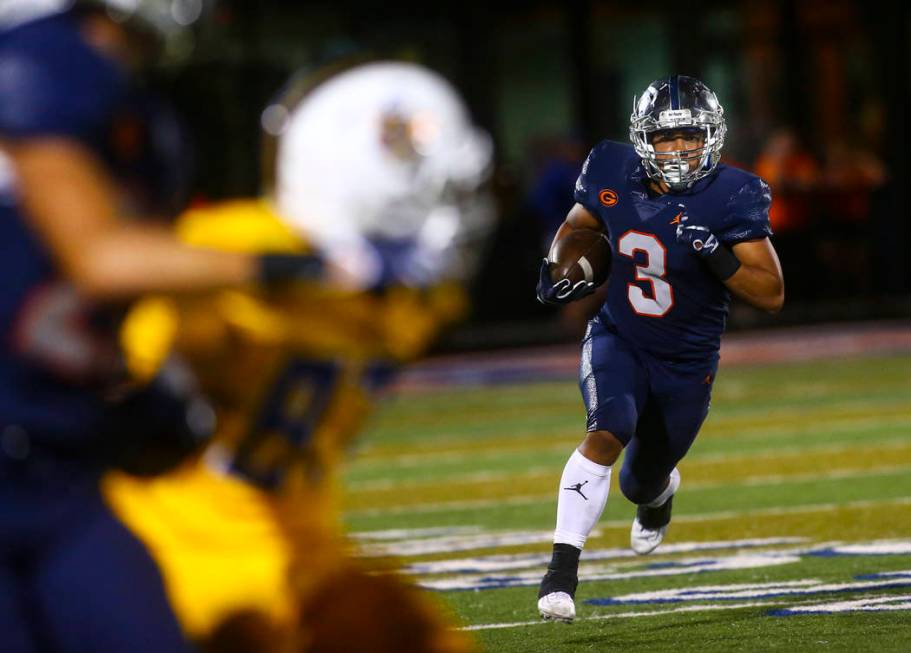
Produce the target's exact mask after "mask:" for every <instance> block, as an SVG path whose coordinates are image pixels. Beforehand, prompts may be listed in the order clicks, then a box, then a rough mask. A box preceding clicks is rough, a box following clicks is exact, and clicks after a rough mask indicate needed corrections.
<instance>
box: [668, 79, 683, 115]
mask: <svg viewBox="0 0 911 653" xmlns="http://www.w3.org/2000/svg"><path fill="white" fill-rule="evenodd" d="M677 77H678V76H677V75H671V78H670V79H669V80H668V83H669V84H670V87H671V109H674V110H675V111H676V110H677V109H679V108H680V85H679V82H678V79H677Z"/></svg>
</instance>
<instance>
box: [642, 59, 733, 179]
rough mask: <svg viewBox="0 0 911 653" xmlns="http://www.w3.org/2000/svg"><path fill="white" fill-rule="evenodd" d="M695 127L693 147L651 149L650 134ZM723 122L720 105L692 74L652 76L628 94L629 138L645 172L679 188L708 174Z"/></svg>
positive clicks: (718, 148)
mask: <svg viewBox="0 0 911 653" xmlns="http://www.w3.org/2000/svg"><path fill="white" fill-rule="evenodd" d="M689 130H696V131H699V132H701V133H702V135H703V138H702V144H701V145H700V146H699V147H698V148H697V149H695V150H679V151H670V152H666V151H662V152H660V153H658V152H656V150H655V147H654V145H653V139H654V136H655V135H656V134H657V133H659V132H665V131H689ZM725 132H726V126H725V122H724V109H723V108H722V107H721V104H720V103H719V102H718V98H717V97H715V94H714V93H713V92H712V90H711V89H710V88H709V87H708V86H706V85H705V84H703V83H702V82H701V81H699V80H698V79H695V78H693V77H686V76H684V75H671V76H670V77H664V78H662V79H658V80H655V81H654V82H652V83H651V84H649V86H648V88H646V89H645V91H644V92H643V93H642V95H640V96H639V97H634V98H633V113H632V115H631V116H630V128H629V134H630V140H631V141H632V142H633V146H634V147H635V148H636V153H637V154H638V155H639V156H640V157H641V159H642V165H643V166H644V167H645V171H646V173H647V174H648V176H649V177H650V178H652V179H654V180H656V181H663V182H664V183H666V184H667V185H668V187H669V188H670V190H672V191H678V192H679V191H682V190H686V189H687V188H689V187H691V186H692V185H693V184H694V183H695V182H696V181H698V180H699V179H702V178H703V177H706V176H707V175H709V174H711V173H712V171H713V170H715V167H716V166H717V165H718V161H719V160H720V158H721V148H722V147H723V146H724V136H725Z"/></svg>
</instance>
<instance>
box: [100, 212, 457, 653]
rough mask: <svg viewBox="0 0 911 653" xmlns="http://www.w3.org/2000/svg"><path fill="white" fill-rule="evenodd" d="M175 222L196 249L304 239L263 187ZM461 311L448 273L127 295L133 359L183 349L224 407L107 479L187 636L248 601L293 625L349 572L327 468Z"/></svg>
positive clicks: (245, 608)
mask: <svg viewBox="0 0 911 653" xmlns="http://www.w3.org/2000/svg"><path fill="white" fill-rule="evenodd" d="M176 229H177V232H178V234H179V236H180V238H181V239H182V240H183V241H184V242H186V243H188V244H192V245H195V246H200V247H210V248H217V249H223V250H230V251H241V252H249V253H257V254H259V253H267V252H272V253H306V252H308V251H309V245H308V243H307V242H306V241H305V240H304V239H303V238H301V237H300V235H298V234H297V233H295V232H293V231H292V230H291V229H290V228H288V227H287V226H286V225H285V224H284V223H283V222H282V221H281V220H280V219H279V218H278V217H276V215H275V214H274V212H273V211H272V209H271V207H270V206H269V205H268V203H266V202H265V201H263V200H248V201H235V202H228V203H224V204H220V205H217V206H214V207H210V208H206V209H199V210H193V211H190V212H188V213H186V214H185V215H184V216H182V217H181V218H180V220H179V221H178V223H177V225H176ZM464 308H465V299H464V295H463V293H462V290H461V289H460V288H458V287H457V286H445V285H441V286H439V287H436V288H431V289H415V288H407V287H393V288H388V289H386V290H384V291H382V292H342V291H338V290H334V289H332V288H329V287H326V286H325V285H323V284H319V283H303V282H301V283H296V284H289V285H287V286H285V287H282V288H273V289H263V288H256V287H250V288H243V289H232V290H224V291H218V292H211V293H203V294H197V295H192V296H182V297H149V298H147V299H145V300H143V301H141V302H139V303H138V304H137V305H136V306H135V307H134V309H133V310H132V311H131V313H130V315H129V316H128V317H127V320H126V321H125V323H124V326H123V330H122V343H123V345H124V349H125V351H126V353H127V357H128V363H129V366H130V368H131V370H133V372H134V373H135V374H136V375H137V376H138V377H140V378H143V377H145V378H150V377H151V376H152V375H153V374H154V373H155V372H156V370H157V369H158V367H159V365H160V364H161V363H162V362H163V360H164V359H165V358H166V357H167V356H168V355H170V354H171V353H175V352H176V353H178V354H179V355H180V356H181V357H182V358H183V359H184V360H185V361H186V362H188V363H189V365H190V367H191V368H192V370H193V372H194V373H195V375H196V377H197V379H198V381H199V383H200V386H201V390H202V391H203V392H204V394H206V395H207V396H208V397H209V399H210V400H211V401H212V402H213V404H214V407H215V409H216V413H217V415H218V425H219V426H218V429H217V432H216V435H215V439H214V442H213V444H212V445H210V446H209V447H208V449H207V451H206V452H205V453H204V454H203V455H202V456H201V457H200V458H198V459H194V460H190V461H187V462H186V463H185V464H184V465H182V466H181V467H180V468H179V469H176V470H174V471H172V472H170V473H167V474H164V475H162V476H160V477H156V478H152V479H145V478H135V477H131V476H129V475H127V474H124V473H121V472H114V473H111V474H108V475H107V477H106V478H105V479H104V482H103V490H104V494H105V497H106V499H107V501H108V502H109V504H110V505H111V507H112V509H113V510H114V512H115V514H117V516H118V517H119V518H120V519H121V520H122V521H123V522H124V523H125V524H126V525H127V527H128V528H130V530H131V531H132V532H133V533H135V534H136V535H137V536H138V537H139V538H140V539H141V540H142V541H143V542H144V543H145V545H146V547H147V548H148V550H149V551H150V553H151V554H152V556H153V557H154V558H155V559H156V560H157V561H158V564H159V567H160V568H161V571H162V576H163V578H164V581H165V586H166V588H167V591H168V594H169V597H170V599H171V603H172V605H173V606H174V609H175V613H176V614H177V616H178V619H179V620H180V622H181V624H182V625H183V627H184V629H185V631H186V632H187V633H188V635H189V636H190V637H192V638H194V639H197V640H200V639H204V638H206V637H208V636H210V635H211V634H212V633H213V632H214V630H215V629H216V628H217V627H218V625H219V624H223V623H225V621H226V620H228V619H230V618H231V617H232V616H236V615H238V614H241V613H244V612H249V611H254V612H256V613H258V614H260V615H265V616H266V617H267V618H268V619H269V620H270V621H271V622H272V623H273V624H276V625H278V626H279V627H287V628H290V629H293V628H294V624H295V623H296V620H297V619H298V617H299V614H300V606H301V605H302V603H301V602H302V601H304V602H306V600H307V597H312V596H314V593H315V592H317V591H318V588H319V587H325V586H326V582H328V581H327V579H330V578H332V577H333V576H336V575H338V574H341V573H350V572H344V571H343V570H346V569H349V570H350V564H349V562H350V561H349V559H348V558H347V555H346V551H345V548H344V545H343V544H341V542H342V539H341V538H340V535H339V532H338V525H337V522H338V518H337V516H338V510H337V507H336V501H335V498H334V497H335V492H334V491H333V483H334V482H333V478H334V473H333V472H334V470H335V469H336V467H337V464H338V462H339V460H340V459H341V458H342V456H343V454H344V452H345V449H346V446H347V445H348V443H349V442H350V441H351V439H352V437H353V436H354V435H355V434H356V433H357V431H358V430H359V429H360V427H361V425H362V423H363V420H364V418H365V416H366V415H367V412H368V410H369V408H370V406H371V403H372V398H373V396H374V394H375V392H376V390H377V389H378V388H379V387H381V386H382V384H383V383H384V381H385V380H386V379H387V378H388V376H389V374H390V372H391V371H392V370H394V368H395V367H397V366H398V365H400V364H402V363H404V362H407V361H409V360H412V359H414V358H415V357H417V356H419V355H420V354H421V353H423V352H424V351H425V350H426V348H427V347H428V346H429V344H431V343H432V342H433V340H434V339H435V338H436V336H437V334H438V333H439V331H440V329H441V328H442V327H443V326H445V325H446V324H447V323H449V322H451V321H453V320H454V319H456V318H458V317H459V316H460V315H461V314H462V312H463V311H464ZM418 612H420V614H428V615H429V614H434V613H433V611H432V610H423V609H422V610H420V611H418ZM421 618H422V619H423V617H421ZM433 619H435V620H438V621H439V624H443V623H444V622H443V621H442V620H439V619H438V617H436V616H434V617H433ZM425 621H426V619H425ZM428 623H429V622H428ZM434 623H436V622H434ZM434 627H435V628H437V627H436V626H434ZM437 630H438V631H439V632H440V637H439V638H438V639H439V641H441V642H443V641H446V642H449V644H447V645H446V647H441V648H439V650H441V651H442V650H446V651H449V650H453V651H460V650H466V648H465V646H464V645H463V644H464V641H463V639H461V638H458V637H456V638H454V637H453V636H452V633H451V632H445V633H444V631H445V630H446V629H445V627H444V626H442V625H441V626H440V627H439V628H437ZM453 642H455V644H453ZM433 650H437V649H433Z"/></svg>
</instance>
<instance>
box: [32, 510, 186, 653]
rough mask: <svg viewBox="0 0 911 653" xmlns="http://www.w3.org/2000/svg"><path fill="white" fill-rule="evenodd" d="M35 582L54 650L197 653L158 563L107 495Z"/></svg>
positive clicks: (56, 550)
mask: <svg viewBox="0 0 911 653" xmlns="http://www.w3.org/2000/svg"><path fill="white" fill-rule="evenodd" d="M86 513H87V517H86V522H85V523H84V524H83V525H82V526H81V528H79V529H74V530H73V532H71V533H68V534H67V535H66V536H65V537H63V538H61V539H60V541H59V542H57V543H56V545H55V546H54V548H53V550H52V552H51V553H49V554H48V555H47V556H45V557H44V559H43V561H42V564H41V567H40V569H39V570H38V573H37V575H36V578H35V580H34V587H33V588H32V592H33V594H34V596H36V597H37V603H38V609H39V610H40V619H41V621H42V623H43V625H44V629H45V635H46V637H47V639H48V640H49V644H50V647H51V648H52V649H53V650H55V651H59V652H61V653H90V652H91V653H109V652H110V653H113V652H114V651H131V653H153V652H154V653H183V652H185V651H189V650H190V648H189V645H188V643H187V642H186V640H185V638H184V636H183V634H182V632H181V630H180V626H179V625H178V622H177V619H176V617H175V615H174V613H173V611H172V610H171V607H170V605H169V604H168V600H167V597H166V595H165V589H164V585H163V582H162V579H161V575H160V574H159V571H158V568H157V567H156V565H155V563H154V561H153V559H152V558H151V556H150V555H149V553H148V552H147V551H146V549H145V548H144V547H143V545H142V544H141V543H140V542H139V541H138V540H137V539H136V538H135V537H134V536H133V535H132V534H131V533H130V532H129V531H128V530H127V529H126V528H125V527H124V526H123V524H121V523H120V522H119V521H118V520H117V519H116V518H115V517H114V516H113V515H112V514H111V513H110V511H109V510H108V509H107V508H106V507H105V506H104V504H103V503H102V502H101V500H100V498H98V499H97V503H96V504H95V505H94V506H93V507H92V509H91V510H87V511H86Z"/></svg>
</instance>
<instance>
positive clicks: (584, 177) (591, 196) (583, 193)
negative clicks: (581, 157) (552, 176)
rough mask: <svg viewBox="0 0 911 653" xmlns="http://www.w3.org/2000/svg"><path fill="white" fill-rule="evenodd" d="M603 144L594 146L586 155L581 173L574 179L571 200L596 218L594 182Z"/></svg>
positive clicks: (595, 187) (596, 199) (596, 187)
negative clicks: (574, 185)
mask: <svg viewBox="0 0 911 653" xmlns="http://www.w3.org/2000/svg"><path fill="white" fill-rule="evenodd" d="M603 149H604V148H603V144H599V145H596V146H595V147H594V148H592V151H591V152H589V153H588V157H587V158H586V159H585V163H583V164H582V172H581V173H580V174H579V178H578V179H576V187H575V188H574V189H573V199H575V200H576V201H577V202H578V203H579V204H581V205H582V206H584V207H585V208H586V209H588V211H589V212H590V213H591V214H592V215H594V216H598V197H597V195H598V188H599V186H598V184H597V182H596V180H595V175H596V171H597V169H598V165H599V163H600V160H601V159H602V158H603V156H602V150H603Z"/></svg>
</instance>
